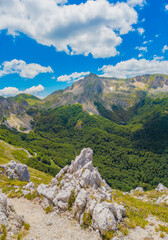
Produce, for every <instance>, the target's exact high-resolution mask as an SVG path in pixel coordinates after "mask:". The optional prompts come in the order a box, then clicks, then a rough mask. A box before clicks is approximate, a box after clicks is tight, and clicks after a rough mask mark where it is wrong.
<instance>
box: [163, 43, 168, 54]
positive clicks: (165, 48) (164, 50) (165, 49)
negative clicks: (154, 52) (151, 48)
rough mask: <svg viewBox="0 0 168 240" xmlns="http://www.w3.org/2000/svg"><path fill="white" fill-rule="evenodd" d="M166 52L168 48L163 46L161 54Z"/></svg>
mask: <svg viewBox="0 0 168 240" xmlns="http://www.w3.org/2000/svg"><path fill="white" fill-rule="evenodd" d="M167 50H168V46H167V45H165V46H164V47H163V49H162V52H163V53H165V52H166V51H167Z"/></svg>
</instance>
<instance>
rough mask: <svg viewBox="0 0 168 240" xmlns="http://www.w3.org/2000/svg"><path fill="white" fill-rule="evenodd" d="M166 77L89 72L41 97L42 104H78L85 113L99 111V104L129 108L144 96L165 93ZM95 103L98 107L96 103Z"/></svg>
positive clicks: (56, 105) (50, 106)
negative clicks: (62, 88)
mask: <svg viewBox="0 0 168 240" xmlns="http://www.w3.org/2000/svg"><path fill="white" fill-rule="evenodd" d="M167 92H168V76H166V75H161V74H155V75H144V76H138V77H134V78H129V79H116V78H105V77H99V76H97V75H95V74H90V75H88V76H86V77H85V78H84V79H81V80H79V81H77V82H75V83H74V84H73V85H72V86H70V87H68V88H66V89H65V90H59V91H56V92H54V93H52V94H51V95H49V96H48V97H46V98H45V99H44V104H45V106H46V107H49V108H55V107H59V106H62V105H67V104H70V105H72V104H74V103H80V104H82V105H83V107H84V109H85V110H87V111H88V112H92V113H96V114H100V107H105V109H106V110H110V111H113V106H117V107H119V108H122V109H125V110H126V109H129V108H130V107H132V106H134V105H135V104H136V103H137V102H139V101H140V100H141V99H143V98H144V97H145V96H146V95H150V96H152V95H156V96H157V95H158V94H159V95H165V94H167ZM98 105H99V106H98Z"/></svg>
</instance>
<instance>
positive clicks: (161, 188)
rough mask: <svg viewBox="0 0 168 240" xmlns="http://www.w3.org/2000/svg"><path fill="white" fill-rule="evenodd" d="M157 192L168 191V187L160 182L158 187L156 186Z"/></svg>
mask: <svg viewBox="0 0 168 240" xmlns="http://www.w3.org/2000/svg"><path fill="white" fill-rule="evenodd" d="M155 190H156V191H157V192H162V191H168V188H167V187H165V186H164V185H163V184H161V183H159V184H158V186H157V188H155Z"/></svg>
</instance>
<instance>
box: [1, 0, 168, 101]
mask: <svg viewBox="0 0 168 240" xmlns="http://www.w3.org/2000/svg"><path fill="white" fill-rule="evenodd" d="M89 73H95V74H97V75H100V76H108V77H116V78H128V77H133V76H138V75H143V74H154V73H162V74H167V75H168V1H167V0H122V1H116V0H83V1H82V0H76V1H74V0H0V96H4V97H8V96H15V95H17V94H19V93H28V94H33V95H36V96H38V97H40V98H44V97H45V96H47V95H49V94H50V93H52V92H54V91H55V90H58V89H64V88H66V87H68V86H70V85H72V84H73V82H75V81H77V80H79V79H81V78H83V77H84V76H86V75H88V74H89Z"/></svg>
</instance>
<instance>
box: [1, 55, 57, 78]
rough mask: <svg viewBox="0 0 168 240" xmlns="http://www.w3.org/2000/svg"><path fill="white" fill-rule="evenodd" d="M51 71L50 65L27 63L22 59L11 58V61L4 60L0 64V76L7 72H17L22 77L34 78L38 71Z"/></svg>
mask: <svg viewBox="0 0 168 240" xmlns="http://www.w3.org/2000/svg"><path fill="white" fill-rule="evenodd" d="M47 72H49V73H51V72H53V70H52V69H51V67H42V66H41V65H39V64H36V63H31V64H27V63H26V62H24V61H22V60H17V59H13V60H12V61H5V62H3V63H2V65H0V77H2V76H4V75H8V74H13V73H17V74H19V75H20V76H21V77H23V78H31V79H32V78H34V77H35V76H37V75H38V74H39V73H47Z"/></svg>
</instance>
